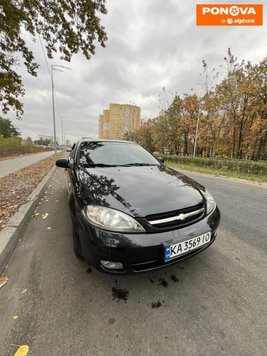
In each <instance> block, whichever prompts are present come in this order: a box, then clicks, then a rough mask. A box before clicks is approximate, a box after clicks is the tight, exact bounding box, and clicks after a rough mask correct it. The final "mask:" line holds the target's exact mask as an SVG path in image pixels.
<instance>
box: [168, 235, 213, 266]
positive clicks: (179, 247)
mask: <svg viewBox="0 0 267 356" xmlns="http://www.w3.org/2000/svg"><path fill="white" fill-rule="evenodd" d="M210 239H211V233H210V232H206V233H205V234H203V235H200V236H197V237H194V238H192V239H189V240H185V241H183V242H179V243H178V244H174V245H168V246H165V261H168V260H170V259H172V258H174V257H177V256H179V255H182V254H184V253H186V252H189V251H192V250H195V249H197V248H199V247H200V246H203V245H206V244H207V243H209V242H210Z"/></svg>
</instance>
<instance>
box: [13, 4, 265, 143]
mask: <svg viewBox="0 0 267 356" xmlns="http://www.w3.org/2000/svg"><path fill="white" fill-rule="evenodd" d="M219 2H220V1H218V0H216V1H207V0H206V1H201V0H198V1H195V0H190V1H182V0H146V1H142V0H107V4H106V5H107V9H108V14H107V15H105V16H104V18H103V25H104V26H105V28H106V31H107V35H108V41H107V44H106V48H101V47H99V46H98V47H97V50H96V55H95V56H94V57H92V59H91V60H90V61H86V60H85V59H84V58H82V56H81V55H75V56H74V57H73V59H72V61H71V63H66V62H62V61H60V60H58V59H57V58H55V59H54V60H53V61H52V60H48V65H49V66H50V65H51V64H61V65H66V66H68V67H70V68H71V70H65V71H64V73H61V72H54V81H55V88H56V120H57V136H58V137H59V138H60V137H61V119H62V120H63V125H64V130H65V136H66V138H67V139H71V141H75V140H77V139H79V138H80V137H82V136H92V137H97V136H98V118H99V115H100V114H101V113H102V110H103V109H104V108H107V107H108V104H109V103H133V104H136V105H138V106H140V107H141V117H142V118H146V119H147V118H150V117H155V116H156V115H157V114H158V111H159V107H160V106H164V103H163V102H161V103H159V95H160V94H161V93H162V87H165V88H166V92H167V93H168V98H165V101H167V100H169V101H171V99H172V94H171V93H175V92H177V93H178V94H180V95H183V94H184V93H186V92H187V93H188V92H190V90H191V88H193V89H194V91H195V92H197V93H201V86H200V85H199V81H200V78H199V75H200V73H201V71H202V59H205V60H206V61H207V62H208V64H209V65H210V67H216V68H218V67H219V65H220V64H223V58H224V56H225V54H226V51H227V48H228V47H230V48H231V50H232V52H233V53H234V55H235V56H237V57H238V58H239V59H240V60H241V59H246V60H251V61H252V62H253V63H256V62H259V61H260V60H262V59H263V58H264V56H266V55H267V46H266V44H267V29H266V13H267V8H266V5H264V26H261V27H252V26H247V27H246V26H244V27H225V26H223V27H196V25H195V5H196V4H197V3H219ZM263 2H264V1H258V0H256V1H255V0H249V1H229V0H224V1H221V3H229V4H230V3H233V4H234V3H263ZM30 46H31V48H33V49H34V53H35V55H36V59H37V61H38V62H39V64H40V68H39V70H38V77H37V78H35V77H31V76H30V75H28V74H27V73H26V71H25V70H24V69H23V66H21V67H20V72H21V73H22V76H23V81H24V84H25V89H26V94H25V96H24V98H23V102H24V116H23V120H22V121H17V120H13V122H14V124H15V126H16V127H18V128H19V129H20V131H21V132H22V135H23V136H24V137H27V136H31V137H32V138H33V139H36V138H38V135H39V134H41V135H52V101H51V81H50V75H49V72H48V68H47V64H46V62H45V58H44V55H43V52H42V47H41V44H40V41H39V40H38V39H37V41H36V43H30Z"/></svg>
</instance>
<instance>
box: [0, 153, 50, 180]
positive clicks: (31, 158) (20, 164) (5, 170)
mask: <svg viewBox="0 0 267 356" xmlns="http://www.w3.org/2000/svg"><path fill="white" fill-rule="evenodd" d="M53 154H54V151H48V152H41V153H34V154H30V155H25V156H19V157H17V158H11V159H4V160H2V161H0V178H2V177H5V176H7V175H9V174H10V173H13V172H16V171H18V170H20V169H22V168H25V167H28V166H30V165H31V164H34V163H36V162H38V161H41V160H42V159H44V158H47V157H49V156H52V155H53Z"/></svg>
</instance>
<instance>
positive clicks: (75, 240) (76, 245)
mask: <svg viewBox="0 0 267 356" xmlns="http://www.w3.org/2000/svg"><path fill="white" fill-rule="evenodd" d="M72 237H73V250H74V254H75V256H76V257H77V258H78V259H79V260H84V257H83V255H82V253H81V245H80V239H79V235H78V233H77V232H76V231H75V229H74V227H73V232H72Z"/></svg>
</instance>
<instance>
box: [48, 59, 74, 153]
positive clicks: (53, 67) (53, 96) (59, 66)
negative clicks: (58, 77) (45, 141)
mask: <svg viewBox="0 0 267 356" xmlns="http://www.w3.org/2000/svg"><path fill="white" fill-rule="evenodd" d="M58 68H64V69H69V70H70V68H68V67H65V66H61V65H57V64H52V65H51V86H52V107H53V129H54V148H55V154H56V153H57V135H56V113H55V90H54V77H53V71H54V70H57V71H58V72H63V70H61V69H58Z"/></svg>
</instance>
